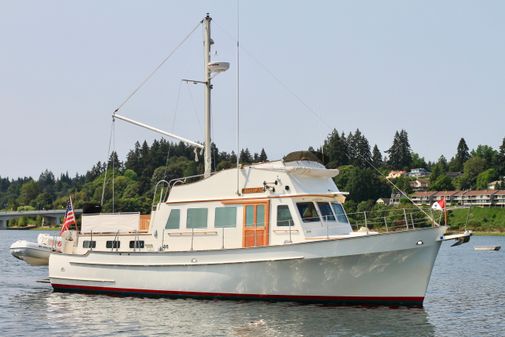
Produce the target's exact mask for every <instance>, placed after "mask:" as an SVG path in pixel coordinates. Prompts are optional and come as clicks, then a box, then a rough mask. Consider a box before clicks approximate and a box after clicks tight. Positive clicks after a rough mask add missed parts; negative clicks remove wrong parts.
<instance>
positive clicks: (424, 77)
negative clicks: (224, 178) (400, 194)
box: [0, 0, 505, 177]
mask: <svg viewBox="0 0 505 337" xmlns="http://www.w3.org/2000/svg"><path fill="white" fill-rule="evenodd" d="M206 12H210V13H211V15H212V17H213V19H214V20H213V37H214V40H215V45H214V47H215V48H214V51H213V58H214V60H223V61H229V62H231V68H230V70H229V71H228V72H226V73H224V74H222V75H219V76H218V77H217V78H216V79H215V81H214V85H215V89H214V96H213V123H214V124H213V139H214V141H215V142H216V143H217V145H218V147H219V148H220V149H221V150H225V151H231V150H234V149H235V147H236V145H235V142H236V140H235V114H236V111H235V110H236V109H235V106H236V101H235V97H236V94H235V93H236V70H237V67H236V51H235V42H234V36H235V34H236V26H237V2H236V1H90V0H87V1H43V2H42V1H29V0H26V1H0V41H1V43H2V47H1V49H2V52H1V53H0V117H1V124H0V125H1V131H0V153H1V154H2V159H1V161H0V163H1V164H0V176H3V177H5V176H9V177H18V176H34V177H38V175H39V174H40V172H42V171H43V170H45V169H49V170H51V171H53V172H55V173H56V174H59V173H61V172H65V171H68V172H69V173H70V174H72V175H73V174H75V173H76V172H79V173H85V172H86V170H88V169H89V168H91V166H92V165H93V164H94V163H96V162H97V161H99V160H102V161H103V160H104V159H105V157H106V153H107V148H108V141H109V132H110V127H111V117H110V116H111V114H112V112H113V110H114V109H115V108H116V107H117V106H118V105H119V104H120V103H121V102H122V100H123V99H124V98H125V97H126V96H127V95H128V94H129V93H130V92H131V91H132V90H133V89H134V88H135V87H136V86H137V85H138V84H139V83H140V82H141V81H142V80H143V79H144V77H145V76H146V75H147V74H148V73H149V72H150V71H151V70H152V69H153V68H154V67H155V66H156V65H157V64H158V63H159V62H160V61H161V60H162V59H163V58H164V57H165V56H166V55H168V53H169V52H170V51H171V50H172V49H173V48H174V47H175V46H176V45H177V43H179V41H181V40H182V39H183V38H184V36H186V34H187V33H188V32H190V31H191V29H193V27H194V26H195V25H196V24H197V23H198V22H199V21H200V20H201V19H202V18H203V16H204V15H205V13H206ZM504 14H505V3H504V2H503V1H293V0H290V1H262V0H259V1H245V0H242V1H240V43H241V46H242V47H243V51H242V52H241V54H240V78H241V82H240V89H241V90H240V102H241V140H240V143H241V145H242V146H243V147H248V148H249V149H250V150H251V151H253V152H259V151H260V150H261V148H263V147H264V148H265V149H266V151H267V154H268V155H269V157H270V158H271V159H276V158H281V157H282V156H283V155H285V154H286V153H288V152H290V151H293V150H298V149H305V148H307V147H308V146H311V145H312V146H314V147H317V146H319V145H320V144H321V143H322V142H323V140H324V139H325V138H326V136H327V134H328V133H329V132H330V131H331V129H332V128H336V129H337V130H339V131H345V132H346V133H347V132H349V131H354V130H355V129H356V128H359V129H360V130H361V131H362V132H363V133H364V134H365V135H366V136H367V138H368V139H369V141H370V143H371V145H372V146H373V144H377V145H378V146H379V148H380V149H381V150H382V151H384V150H386V149H387V148H388V147H389V146H390V145H391V143H392V138H393V135H394V132H395V131H396V130H399V129H402V128H403V129H406V130H407V131H408V133H409V137H410V142H411V145H412V148H413V149H414V150H415V151H416V152H418V153H419V154H420V155H421V156H424V157H425V158H426V159H427V160H436V159H437V158H438V157H439V156H440V155H441V154H443V155H445V156H447V157H450V156H452V155H453V154H454V152H455V149H456V146H457V143H458V141H459V139H460V138H461V137H464V138H465V139H466V140H467V143H468V145H469V146H470V148H474V147H476V146H477V145H478V144H488V145H491V146H493V147H495V148H496V147H498V146H499V145H500V144H501V141H502V139H503V137H505V131H504V128H503V125H504V119H505V117H504V113H503V110H504V105H505V104H504V103H505V63H504V62H503V60H505V41H504V40H505V34H504V33H505V20H503V16H504ZM201 43H202V31H201V29H198V30H197V31H196V32H195V34H193V35H192V37H191V38H190V39H189V40H188V42H187V43H186V44H185V45H184V46H183V47H182V48H181V49H180V50H179V51H178V52H177V53H176V54H175V55H174V56H173V57H172V58H171V59H170V60H169V61H168V62H167V63H166V65H165V66H164V67H163V68H162V69H161V70H160V71H159V72H158V73H157V74H156V76H155V77H153V79H152V80H151V81H150V82H149V83H148V84H147V85H146V86H145V87H144V88H143V89H142V90H141V91H140V92H139V93H138V94H137V95H136V96H135V97H134V98H132V100H131V101H130V102H128V104H126V105H125V106H124V108H123V109H122V110H121V112H122V113H123V114H124V115H126V116H128V117H131V118H134V119H137V120H140V121H143V122H146V123H149V124H153V125H155V126H157V127H159V128H161V129H165V130H168V131H174V132H175V133H177V134H179V135H181V136H183V137H186V138H190V139H194V140H202V139H203V131H202V130H203V125H202V124H203V104H202V100H203V88H201V87H199V86H195V85H187V84H181V81H180V80H181V79H182V78H192V79H193V78H194V79H201V78H202V73H203V70H202V69H203V60H202V50H201ZM260 64H261V65H260ZM265 67H266V68H265ZM271 74H274V76H275V77H276V78H278V79H280V80H281V82H282V84H281V83H279V82H278V81H276V80H275V79H274V78H273V77H272V75H271ZM285 86H286V87H287V88H289V90H286V88H285ZM290 92H293V93H295V94H296V95H297V96H298V97H300V98H301V99H302V100H303V102H305V104H306V105H307V106H309V107H310V109H308V108H307V107H306V106H304V105H303V104H301V103H300V102H299V100H297V99H296V98H295V97H294V96H293V95H292V94H291V93H290ZM314 113H315V114H316V115H317V116H319V117H316V116H315V115H314ZM115 134H116V137H115V148H116V150H117V151H118V152H119V154H120V156H121V157H122V158H123V159H124V157H125V155H126V153H127V151H128V150H129V149H131V148H132V147H133V144H134V143H135V141H136V140H139V141H143V140H144V139H147V140H148V141H149V142H151V141H152V140H153V139H154V138H157V137H158V136H157V135H155V134H152V133H150V132H149V131H145V130H143V129H139V128H136V127H133V126H129V125H126V124H124V123H123V122H120V121H118V122H116V125H115Z"/></svg>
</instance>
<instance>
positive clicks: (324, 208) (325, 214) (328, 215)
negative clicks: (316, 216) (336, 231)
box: [317, 202, 335, 221]
mask: <svg viewBox="0 0 505 337" xmlns="http://www.w3.org/2000/svg"><path fill="white" fill-rule="evenodd" d="M317 207H319V211H320V212H321V217H322V218H323V221H335V215H333V212H332V211H331V206H330V204H329V203H327V202H318V203H317Z"/></svg>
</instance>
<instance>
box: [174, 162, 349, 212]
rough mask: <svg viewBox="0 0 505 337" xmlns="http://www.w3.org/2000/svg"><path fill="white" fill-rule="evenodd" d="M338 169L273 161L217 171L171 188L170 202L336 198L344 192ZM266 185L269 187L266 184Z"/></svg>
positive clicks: (314, 163) (309, 163) (312, 164)
mask: <svg viewBox="0 0 505 337" xmlns="http://www.w3.org/2000/svg"><path fill="white" fill-rule="evenodd" d="M337 174H338V170H337V169H326V168H325V167H324V166H323V165H322V164H319V163H317V162H313V161H306V160H302V161H291V162H287V163H285V162H283V161H281V160H279V161H273V162H266V163H260V164H253V165H247V166H243V167H241V168H240V169H239V173H238V177H239V184H238V187H239V188H238V191H239V192H240V196H239V195H237V169H236V168H233V169H227V170H223V171H219V172H216V173H215V174H213V175H212V176H210V177H209V178H206V179H204V180H200V181H198V182H195V183H191V184H185V185H176V186H174V187H172V189H171V191H170V195H169V197H168V200H167V202H169V203H170V202H186V201H188V202H189V201H198V200H202V201H204V200H222V199H236V198H238V197H239V198H265V197H269V196H270V197H271V196H293V195H301V194H325V195H328V194H329V195H331V194H334V195H337V194H343V193H341V192H340V191H339V190H338V188H337V186H336V185H335V183H334V182H333V179H332V178H333V177H334V176H336V175H337ZM265 183H266V185H265Z"/></svg>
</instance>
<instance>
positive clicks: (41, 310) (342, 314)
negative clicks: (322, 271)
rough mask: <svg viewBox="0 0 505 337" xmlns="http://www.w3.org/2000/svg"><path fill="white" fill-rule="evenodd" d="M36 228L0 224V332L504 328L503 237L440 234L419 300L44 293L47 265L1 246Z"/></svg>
mask: <svg viewBox="0 0 505 337" xmlns="http://www.w3.org/2000/svg"><path fill="white" fill-rule="evenodd" d="M38 233H39V232H33V231H30V232H24V231H21V232H19V231H0V271H1V273H0V336H69V335H72V336H90V335H93V336H155V335H160V336H161V335H164V336H167V335H168V336H189V335H191V336H244V337H245V336H251V337H252V336H402V337H404V336H505V262H504V252H503V251H499V252H476V251H474V250H473V247H474V245H501V246H503V247H504V248H505V237H473V238H472V241H470V243H469V244H466V245H463V246H460V247H454V248H450V247H449V244H447V243H444V245H443V246H442V249H441V251H440V254H439V256H438V259H437V262H436V264H435V268H434V271H433V275H432V279H431V283H430V287H429V289H428V294H427V298H426V300H425V306H424V308H422V309H408V308H401V309H392V308H388V307H379V308H362V307H325V306H318V305H300V304H295V303H264V302H233V301H197V300H180V299H179V300H171V299H145V298H117V297H109V296H95V295H79V294H60V293H53V292H52V290H51V288H50V286H49V285H48V284H43V283H37V282H36V281H37V280H40V279H43V278H45V277H47V268H46V267H30V266H28V265H26V264H25V263H24V262H22V261H18V260H16V259H14V258H13V257H12V256H11V255H10V253H9V251H8V248H9V246H10V244H11V243H12V242H14V241H15V240H18V239H28V240H35V238H36V236H37V234H38Z"/></svg>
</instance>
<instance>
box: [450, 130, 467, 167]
mask: <svg viewBox="0 0 505 337" xmlns="http://www.w3.org/2000/svg"><path fill="white" fill-rule="evenodd" d="M468 159H470V153H469V152H468V145H466V141H465V139H464V138H461V139H460V140H459V143H458V148H457V149H456V156H454V158H453V159H452V160H451V163H450V170H451V171H456V172H460V171H463V165H464V164H465V162H466V161H467V160H468Z"/></svg>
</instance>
